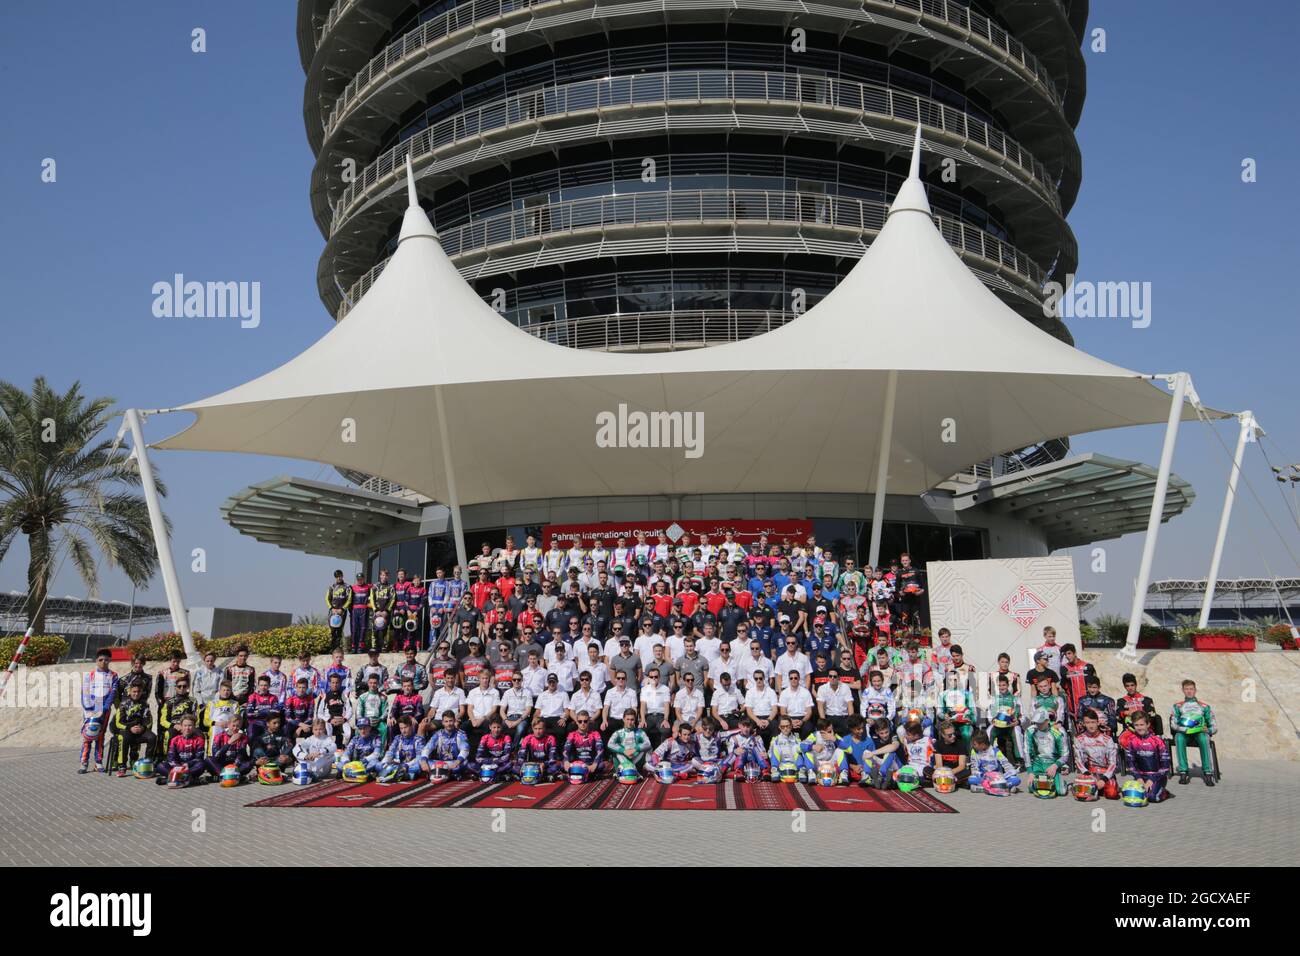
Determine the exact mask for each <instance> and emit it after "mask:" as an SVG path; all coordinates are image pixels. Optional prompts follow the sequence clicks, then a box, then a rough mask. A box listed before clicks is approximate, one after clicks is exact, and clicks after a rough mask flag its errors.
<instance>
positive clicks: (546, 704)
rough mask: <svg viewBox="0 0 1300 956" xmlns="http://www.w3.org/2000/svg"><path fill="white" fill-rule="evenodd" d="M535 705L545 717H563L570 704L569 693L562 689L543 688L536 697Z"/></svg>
mask: <svg viewBox="0 0 1300 956" xmlns="http://www.w3.org/2000/svg"><path fill="white" fill-rule="evenodd" d="M534 706H535V707H536V708H537V712H538V713H539V714H540V715H541V716H543V717H552V718H553V717H563V716H564V711H565V710H566V709H567V708H568V706H569V695H568V694H566V693H565V692H564V691H562V690H558V691H549V690H543V691H542V692H541V693H540V694H538V695H537V696H536V697H535V698H534Z"/></svg>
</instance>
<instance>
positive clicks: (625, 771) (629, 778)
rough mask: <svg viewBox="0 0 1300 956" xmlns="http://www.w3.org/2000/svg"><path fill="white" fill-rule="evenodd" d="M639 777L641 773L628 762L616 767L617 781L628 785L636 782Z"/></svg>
mask: <svg viewBox="0 0 1300 956" xmlns="http://www.w3.org/2000/svg"><path fill="white" fill-rule="evenodd" d="M640 779H641V775H640V774H639V773H637V771H636V767H634V766H633V765H632V764H630V763H629V764H624V765H622V766H620V767H619V768H618V782H619V783H621V784H624V785H625V786H630V785H631V784H634V783H636V782H637V781H638V780H640Z"/></svg>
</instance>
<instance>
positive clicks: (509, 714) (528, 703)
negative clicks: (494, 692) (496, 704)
mask: <svg viewBox="0 0 1300 956" xmlns="http://www.w3.org/2000/svg"><path fill="white" fill-rule="evenodd" d="M532 709H533V695H532V694H530V693H528V691H526V690H523V689H522V688H521V689H519V690H515V689H514V687H508V688H506V689H505V690H504V691H502V692H501V713H502V715H503V716H504V717H506V719H508V720H521V719H523V718H524V717H527V716H528V714H529V713H530V712H531V711H532Z"/></svg>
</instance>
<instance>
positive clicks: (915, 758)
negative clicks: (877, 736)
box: [899, 734, 934, 770]
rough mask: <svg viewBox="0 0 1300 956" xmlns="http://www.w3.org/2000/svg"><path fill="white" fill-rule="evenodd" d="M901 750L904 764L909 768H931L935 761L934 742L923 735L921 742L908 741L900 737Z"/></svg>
mask: <svg viewBox="0 0 1300 956" xmlns="http://www.w3.org/2000/svg"><path fill="white" fill-rule="evenodd" d="M900 741H901V744H900V748H899V749H900V750H901V751H902V758H903V762H904V763H905V764H906V765H907V766H909V767H915V768H916V769H917V770H922V769H924V768H926V767H929V766H930V765H931V763H932V762H933V760H934V741H933V740H931V739H930V738H929V737H928V736H926V735H924V734H922V735H921V739H920V740H908V739H907V738H906V737H904V736H900Z"/></svg>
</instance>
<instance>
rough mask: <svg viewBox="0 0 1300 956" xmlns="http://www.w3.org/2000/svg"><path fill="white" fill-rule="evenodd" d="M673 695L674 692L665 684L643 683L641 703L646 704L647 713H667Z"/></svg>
mask: <svg viewBox="0 0 1300 956" xmlns="http://www.w3.org/2000/svg"><path fill="white" fill-rule="evenodd" d="M672 696H673V692H672V691H671V690H669V689H668V688H667V687H665V686H664V685H663V684H656V685H654V686H653V687H652V686H651V685H650V684H642V685H641V703H643V704H645V712H646V713H647V714H667V713H668V704H669V702H670V701H671V700H672Z"/></svg>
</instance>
